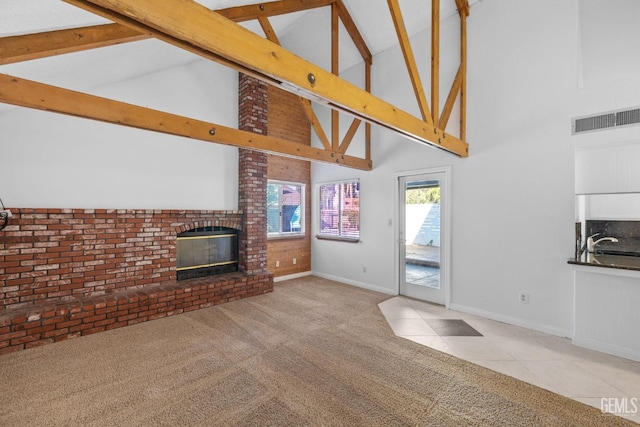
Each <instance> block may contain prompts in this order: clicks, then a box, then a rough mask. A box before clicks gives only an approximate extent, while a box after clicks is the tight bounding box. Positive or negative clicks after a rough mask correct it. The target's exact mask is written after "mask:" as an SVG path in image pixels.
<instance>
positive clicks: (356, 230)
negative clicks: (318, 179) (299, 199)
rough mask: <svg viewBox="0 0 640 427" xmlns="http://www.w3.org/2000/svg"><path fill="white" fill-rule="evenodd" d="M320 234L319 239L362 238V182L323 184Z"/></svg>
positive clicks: (321, 190) (320, 189)
mask: <svg viewBox="0 0 640 427" xmlns="http://www.w3.org/2000/svg"><path fill="white" fill-rule="evenodd" d="M319 192H320V227H319V230H320V233H319V234H318V237H324V238H336V239H345V240H358V239H359V238H360V181H358V180H351V181H341V182H332V183H327V184H321V185H320V187H319Z"/></svg>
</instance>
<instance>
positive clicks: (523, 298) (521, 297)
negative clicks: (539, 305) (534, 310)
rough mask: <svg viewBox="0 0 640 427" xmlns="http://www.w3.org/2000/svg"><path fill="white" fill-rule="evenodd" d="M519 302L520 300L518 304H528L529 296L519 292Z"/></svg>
mask: <svg viewBox="0 0 640 427" xmlns="http://www.w3.org/2000/svg"><path fill="white" fill-rule="evenodd" d="M519 300H520V304H529V294H525V293H524V292H520V295H519Z"/></svg>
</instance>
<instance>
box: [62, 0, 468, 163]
mask: <svg viewBox="0 0 640 427" xmlns="http://www.w3.org/2000/svg"><path fill="white" fill-rule="evenodd" d="M65 1H66V2H68V3H71V4H74V5H81V7H82V8H85V9H87V10H90V11H93V12H95V13H98V14H106V15H107V16H108V17H109V18H110V19H112V18H111V17H112V16H115V17H116V19H115V20H117V21H118V22H120V23H124V24H125V25H129V26H134V27H136V29H139V28H144V29H145V30H146V31H148V32H150V33H152V34H154V37H158V38H161V39H162V40H165V41H169V42H171V43H172V44H174V45H176V46H178V47H181V48H183V49H187V50H193V48H194V47H195V48H196V50H202V51H205V52H208V53H210V54H211V57H213V58H215V57H219V58H222V59H223V61H225V62H226V63H232V64H234V65H233V67H234V68H235V69H238V70H240V71H243V72H244V70H247V69H248V70H250V71H253V74H254V75H256V76H258V78H259V79H261V80H263V81H265V82H266V83H269V84H278V83H280V85H281V86H282V87H283V88H285V89H287V90H289V91H291V92H294V93H297V94H299V95H301V96H304V97H305V98H308V99H312V100H315V101H317V102H320V103H323V104H326V105H328V106H329V107H330V108H337V109H340V110H342V111H344V112H346V113H348V114H350V115H352V116H355V117H357V118H360V119H363V120H366V121H371V122H373V123H377V124H379V125H381V126H385V127H387V128H390V129H392V130H395V131H397V132H399V133H401V134H403V135H405V136H407V137H409V138H412V139H414V140H417V141H420V142H423V143H427V144H429V145H432V146H435V147H439V148H442V149H444V150H447V151H449V152H452V153H455V154H457V155H459V156H462V157H466V156H467V155H468V145H467V144H466V143H465V142H464V141H462V140H460V139H458V138H456V137H454V136H452V135H449V134H446V133H445V132H443V131H442V130H440V129H438V128H437V127H434V126H433V124H432V123H429V122H425V121H423V120H420V119H418V118H417V117H414V116H412V115H410V114H409V113H406V112H405V111H402V110H400V109H399V108H398V107H396V106H394V105H391V104H389V103H387V102H385V101H384V100H382V99H380V98H377V97H375V96H373V95H371V94H370V93H368V92H366V91H364V90H362V89H360V88H358V87H356V86H355V85H353V84H351V83H349V82H347V81H345V80H343V79H340V78H339V77H336V76H334V75H333V74H331V73H329V72H327V71H326V70H324V69H322V68H321V67H318V66H316V65H314V64H311V63H310V62H308V61H306V60H304V59H302V58H300V57H298V56H296V55H294V54H293V53H291V52H289V51H287V50H286V49H283V48H282V47H280V46H278V45H276V44H274V43H272V42H270V41H268V40H265V39H263V38H261V37H260V36H257V35H256V34H254V33H252V32H251V31H248V30H247V29H245V28H243V27H241V26H239V25H237V24H234V23H233V22H231V21H230V20H228V19H226V18H224V17H222V16H221V15H219V14H217V13H215V12H212V11H210V10H209V9H207V8H205V7H204V6H202V5H200V4H199V3H196V2H194V1H191V0H172V1H168V0H165V1H159V0H65ZM389 1H395V0H389ZM427 118H428V119H430V118H431V116H430V115H427Z"/></svg>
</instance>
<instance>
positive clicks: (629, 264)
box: [568, 252, 640, 271]
mask: <svg viewBox="0 0 640 427" xmlns="http://www.w3.org/2000/svg"><path fill="white" fill-rule="evenodd" d="M568 262H569V264H575V265H587V266H591V267H601V268H602V267H604V268H616V269H619V270H635V271H640V257H637V256H625V255H605V254H598V253H589V252H585V253H583V254H582V255H581V256H580V257H579V258H571V259H570V260H569V261H568Z"/></svg>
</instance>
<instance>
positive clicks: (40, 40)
mask: <svg viewBox="0 0 640 427" xmlns="http://www.w3.org/2000/svg"><path fill="white" fill-rule="evenodd" d="M335 1H336V0H280V1H274V2H269V3H261V4H255V5H248V6H238V7H231V8H227V9H219V10H216V12H217V13H219V14H220V15H222V16H224V17H225V18H227V19H231V20H232V21H234V22H244V21H250V20H252V19H258V20H260V19H265V18H267V17H269V16H276V15H282V14H286V13H292V12H300V11H304V10H309V9H315V8H319V7H323V6H328V5H330V4H332V3H334V2H335ZM347 15H348V13H347ZM356 33H357V29H356ZM357 35H359V33H357ZM151 37H152V35H151V34H148V33H145V32H140V31H138V30H135V29H133V28H131V27H129V26H124V25H121V24H119V23H115V24H105V25H95V26H89V27H81V28H71V29H65V30H54V31H46V32H42V33H34V34H25V35H19V36H9V37H1V38H0V65H6V64H13V63H16V62H21V61H28V60H32V59H40V58H46V57H49V56H55V55H61V54H65V53H73V52H80V51H83V50H89V49H95V48H99V47H106V46H113V45H116V44H121V43H129V42H134V41H139V40H145V39H148V38H151ZM360 40H362V37H360ZM362 42H363V43H364V41H362ZM365 47H366V45H365ZM370 56H371V54H369V60H371V58H370Z"/></svg>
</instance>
